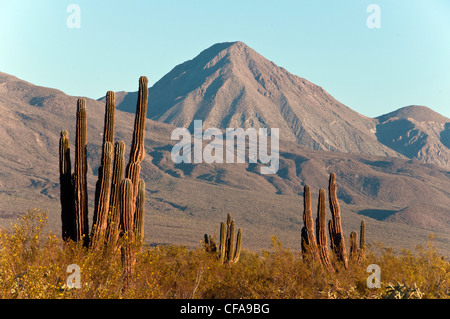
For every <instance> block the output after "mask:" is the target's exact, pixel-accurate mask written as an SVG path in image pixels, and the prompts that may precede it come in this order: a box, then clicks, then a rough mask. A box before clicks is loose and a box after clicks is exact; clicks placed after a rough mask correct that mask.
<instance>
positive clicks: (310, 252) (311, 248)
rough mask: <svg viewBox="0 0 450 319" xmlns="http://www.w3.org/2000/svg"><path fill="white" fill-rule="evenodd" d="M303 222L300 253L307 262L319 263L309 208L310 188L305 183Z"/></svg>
mask: <svg viewBox="0 0 450 319" xmlns="http://www.w3.org/2000/svg"><path fill="white" fill-rule="evenodd" d="M303 224H304V227H303V228H302V233H301V234H302V255H303V258H304V259H305V260H307V261H308V262H313V261H317V262H319V263H320V257H319V251H318V249H317V242H316V237H315V236H314V220H313V216H312V210H311V189H310V187H309V186H308V185H305V187H304V192H303Z"/></svg>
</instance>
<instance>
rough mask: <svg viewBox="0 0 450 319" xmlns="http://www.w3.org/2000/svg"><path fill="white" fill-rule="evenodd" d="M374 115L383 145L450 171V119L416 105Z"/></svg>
mask: <svg viewBox="0 0 450 319" xmlns="http://www.w3.org/2000/svg"><path fill="white" fill-rule="evenodd" d="M377 119H378V121H379V122H378V125H377V137H378V140H379V141H380V142H382V143H383V144H384V145H386V146H388V147H390V148H392V149H393V150H395V151H397V152H399V153H401V154H403V155H404V156H406V157H408V158H411V159H417V160H419V161H420V162H422V163H427V164H435V165H438V166H440V167H443V168H445V169H446V170H448V171H450V119H448V118H446V117H445V116H442V115H440V114H438V113H436V112H434V111H433V110H431V109H429V108H427V107H425V106H417V105H411V106H407V107H403V108H401V109H399V110H396V111H394V112H391V113H388V114H385V115H382V116H380V117H378V118H377Z"/></svg>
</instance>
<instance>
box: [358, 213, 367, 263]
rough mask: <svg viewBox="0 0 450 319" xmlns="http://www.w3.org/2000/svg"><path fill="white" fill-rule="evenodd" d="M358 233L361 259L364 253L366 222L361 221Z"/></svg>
mask: <svg viewBox="0 0 450 319" xmlns="http://www.w3.org/2000/svg"><path fill="white" fill-rule="evenodd" d="M359 234H360V237H359V249H360V255H361V260H364V258H365V255H366V222H365V221H364V220H362V221H361V228H360V232H359Z"/></svg>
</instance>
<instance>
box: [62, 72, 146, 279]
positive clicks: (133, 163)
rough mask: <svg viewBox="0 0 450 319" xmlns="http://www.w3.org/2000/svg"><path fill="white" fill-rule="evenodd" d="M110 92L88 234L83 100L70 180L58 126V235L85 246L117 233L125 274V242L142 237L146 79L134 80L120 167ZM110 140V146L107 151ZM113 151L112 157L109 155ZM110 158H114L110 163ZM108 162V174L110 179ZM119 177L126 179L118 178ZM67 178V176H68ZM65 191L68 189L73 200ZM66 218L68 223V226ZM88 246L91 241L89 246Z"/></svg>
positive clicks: (129, 259)
mask: <svg viewBox="0 0 450 319" xmlns="http://www.w3.org/2000/svg"><path fill="white" fill-rule="evenodd" d="M114 99H115V95H114V92H112V91H109V92H108V93H107V94H106V106H105V120H104V132H103V143H102V157H101V165H100V167H99V175H98V182H97V185H96V192H95V206H94V218H93V227H92V233H91V238H89V223H88V198H87V180H86V173H87V159H86V145H87V119H86V100H85V99H78V103H77V123H76V142H75V166H74V173H73V179H72V178H71V176H70V148H69V140H68V133H67V132H66V131H63V132H62V133H61V139H60V180H61V219H62V223H63V226H62V233H63V237H64V239H65V240H66V239H69V238H70V239H73V240H74V241H80V240H83V244H84V245H85V246H89V241H90V240H92V245H95V244H97V243H99V242H100V240H105V241H106V243H107V244H108V246H109V245H111V246H113V248H115V245H116V243H117V239H118V236H119V235H121V237H122V239H123V242H124V245H123V246H122V261H123V267H124V274H125V275H126V276H125V277H126V278H128V275H129V274H130V273H131V272H132V267H133V264H134V262H133V258H134V254H133V253H132V249H131V248H132V247H131V243H132V241H133V239H134V237H135V234H134V233H136V236H137V237H138V238H139V240H141V239H143V236H144V229H143V227H144V212H145V211H144V203H145V202H144V201H145V194H144V191H145V184H144V181H143V180H141V181H140V180H139V174H140V162H141V161H142V159H143V158H144V134H145V121H146V115H147V103H148V80H147V78H146V77H145V76H143V77H141V78H140V79H139V97H138V101H137V109H136V117H135V123H134V131H133V141H132V145H131V152H130V162H129V164H128V165H127V169H125V160H124V151H125V145H124V143H123V142H121V141H119V142H117V143H115V144H113V143H114V113H115V101H114ZM113 145H114V151H113ZM113 154H114V160H113ZM113 162H114V163H113ZM111 166H113V167H112V178H111ZM124 176H125V177H126V178H124ZM71 180H72V181H71ZM70 194H72V195H73V196H72V198H73V201H72V203H73V204H70V203H71V199H70V196H71V195H70ZM71 223H72V225H73V226H72V225H71ZM92 245H91V246H92Z"/></svg>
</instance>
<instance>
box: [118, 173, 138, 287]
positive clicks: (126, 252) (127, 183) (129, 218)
mask: <svg viewBox="0 0 450 319" xmlns="http://www.w3.org/2000/svg"><path fill="white" fill-rule="evenodd" d="M132 197H133V183H132V182H131V179H129V178H125V179H124V180H123V181H122V182H121V184H120V195H119V211H120V229H121V233H120V236H121V238H122V247H121V250H122V266H123V277H124V281H125V285H126V286H128V284H129V279H130V276H131V274H132V273H133V267H134V263H135V257H134V251H133V245H132V243H133V239H134V232H133V225H134V216H133V211H134V208H133V207H134V203H133V201H132Z"/></svg>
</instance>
